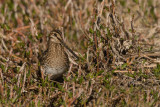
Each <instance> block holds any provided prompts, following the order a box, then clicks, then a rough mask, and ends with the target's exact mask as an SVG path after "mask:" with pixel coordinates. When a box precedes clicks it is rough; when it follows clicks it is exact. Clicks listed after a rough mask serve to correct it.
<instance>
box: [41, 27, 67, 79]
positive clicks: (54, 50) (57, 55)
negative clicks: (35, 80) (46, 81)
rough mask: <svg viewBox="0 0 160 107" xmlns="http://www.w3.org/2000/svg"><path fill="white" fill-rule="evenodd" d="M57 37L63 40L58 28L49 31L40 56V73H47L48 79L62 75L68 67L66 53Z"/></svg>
mask: <svg viewBox="0 0 160 107" xmlns="http://www.w3.org/2000/svg"><path fill="white" fill-rule="evenodd" d="M58 38H59V39H61V40H63V39H62V36H61V32H60V31H59V30H54V31H52V32H51V33H50V37H49V41H48V44H47V50H46V51H45V52H44V53H43V54H42V57H41V58H40V64H41V74H42V75H44V76H45V75H48V76H49V78H50V79H56V78H58V77H60V76H62V74H63V73H65V72H66V71H67V70H68V67H69V59H68V55H67V54H66V52H65V50H64V46H63V45H62V44H61V41H59V39H58Z"/></svg>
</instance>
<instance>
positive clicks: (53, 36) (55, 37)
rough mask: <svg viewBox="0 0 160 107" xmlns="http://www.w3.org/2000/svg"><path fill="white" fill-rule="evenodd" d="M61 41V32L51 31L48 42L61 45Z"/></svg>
mask: <svg viewBox="0 0 160 107" xmlns="http://www.w3.org/2000/svg"><path fill="white" fill-rule="evenodd" d="M62 40H63V38H62V32H61V31H60V30H53V31H51V33H50V35H49V41H50V42H52V43H61V41H62Z"/></svg>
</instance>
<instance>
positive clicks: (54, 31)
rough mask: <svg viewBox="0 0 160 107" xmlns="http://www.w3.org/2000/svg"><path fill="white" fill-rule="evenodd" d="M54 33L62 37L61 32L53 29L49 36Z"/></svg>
mask: <svg viewBox="0 0 160 107" xmlns="http://www.w3.org/2000/svg"><path fill="white" fill-rule="evenodd" d="M54 33H58V34H59V35H60V36H62V32H61V31H60V30H58V29H54V30H52V31H51V33H50V35H52V34H54Z"/></svg>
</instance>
